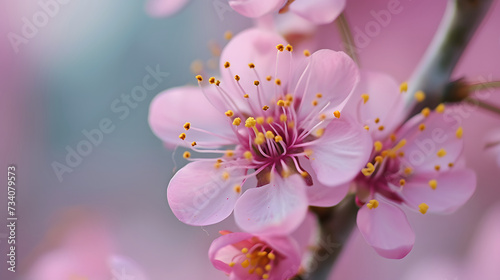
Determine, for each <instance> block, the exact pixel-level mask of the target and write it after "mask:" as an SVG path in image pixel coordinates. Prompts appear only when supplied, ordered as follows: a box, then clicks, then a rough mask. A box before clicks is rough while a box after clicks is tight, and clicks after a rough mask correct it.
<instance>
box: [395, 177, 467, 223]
mask: <svg viewBox="0 0 500 280" xmlns="http://www.w3.org/2000/svg"><path fill="white" fill-rule="evenodd" d="M430 180H436V182H437V187H436V189H432V188H431V187H430V185H429V181H430ZM475 189H476V174H475V173H474V171H472V170H471V169H458V170H454V169H452V170H450V171H447V172H442V171H434V172H433V173H430V174H429V173H427V174H416V175H415V178H411V179H409V180H408V181H407V183H406V184H405V186H404V187H403V188H402V191H401V196H402V197H403V198H404V200H405V202H406V203H407V204H408V205H409V206H410V207H412V208H414V209H417V210H418V209H419V208H418V206H419V205H420V204H421V203H426V204H427V205H428V206H429V209H428V212H434V213H436V212H438V213H451V212H454V211H455V210H457V209H458V208H459V207H460V206H462V205H464V204H465V203H466V202H467V201H468V200H469V198H470V197H471V196H472V194H473V193H474V191H475Z"/></svg>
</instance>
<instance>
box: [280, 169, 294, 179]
mask: <svg viewBox="0 0 500 280" xmlns="http://www.w3.org/2000/svg"><path fill="white" fill-rule="evenodd" d="M290 175H292V173H291V172H290V171H289V170H288V169H286V170H285V169H283V171H281V177H283V178H288V177H290Z"/></svg>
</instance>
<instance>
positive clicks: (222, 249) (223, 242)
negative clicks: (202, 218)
mask: <svg viewBox="0 0 500 280" xmlns="http://www.w3.org/2000/svg"><path fill="white" fill-rule="evenodd" d="M250 238H252V235H251V234H250V233H246V232H234V233H229V234H226V235H223V236H221V237H219V238H217V239H215V240H214V241H213V242H212V244H211V245H210V248H209V249H208V258H209V259H210V261H211V262H212V264H213V266H214V267H215V268H216V269H218V270H221V271H224V272H226V273H231V271H232V268H231V267H230V266H229V265H228V264H229V263H230V262H231V258H232V257H233V256H235V255H236V254H237V253H240V251H239V250H237V249H236V248H234V247H233V246H230V245H232V244H235V243H238V242H241V241H244V240H247V239H250Z"/></svg>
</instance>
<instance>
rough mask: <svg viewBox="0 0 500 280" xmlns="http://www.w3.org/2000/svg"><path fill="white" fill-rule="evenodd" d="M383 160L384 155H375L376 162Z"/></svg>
mask: <svg viewBox="0 0 500 280" xmlns="http://www.w3.org/2000/svg"><path fill="white" fill-rule="evenodd" d="M383 161H384V157H382V156H376V157H375V162H378V163H382V162H383Z"/></svg>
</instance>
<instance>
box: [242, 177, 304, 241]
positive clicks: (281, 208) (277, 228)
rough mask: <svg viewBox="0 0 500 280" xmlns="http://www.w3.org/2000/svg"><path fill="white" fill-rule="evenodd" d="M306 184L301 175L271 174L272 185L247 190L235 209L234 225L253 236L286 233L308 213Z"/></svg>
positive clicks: (292, 229) (296, 225) (293, 228)
mask: <svg viewBox="0 0 500 280" xmlns="http://www.w3.org/2000/svg"><path fill="white" fill-rule="evenodd" d="M307 206H308V205H307V196H306V185H305V182H304V180H303V178H302V177H301V176H300V175H292V176H290V177H288V178H286V179H283V178H281V176H280V175H278V174H273V175H272V178H271V183H270V184H267V185H265V186H262V187H258V188H251V189H248V190H247V191H246V192H245V193H244V194H243V195H242V196H241V198H240V199H239V200H238V202H237V203H236V206H235V209H234V217H235V219H236V223H237V224H238V226H240V227H241V228H242V229H244V230H245V231H248V232H252V233H265V234H269V235H271V234H288V233H290V232H292V231H294V230H295V229H296V228H297V227H298V226H299V225H300V224H301V223H302V221H303V219H304V217H305V215H306V212H307Z"/></svg>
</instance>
